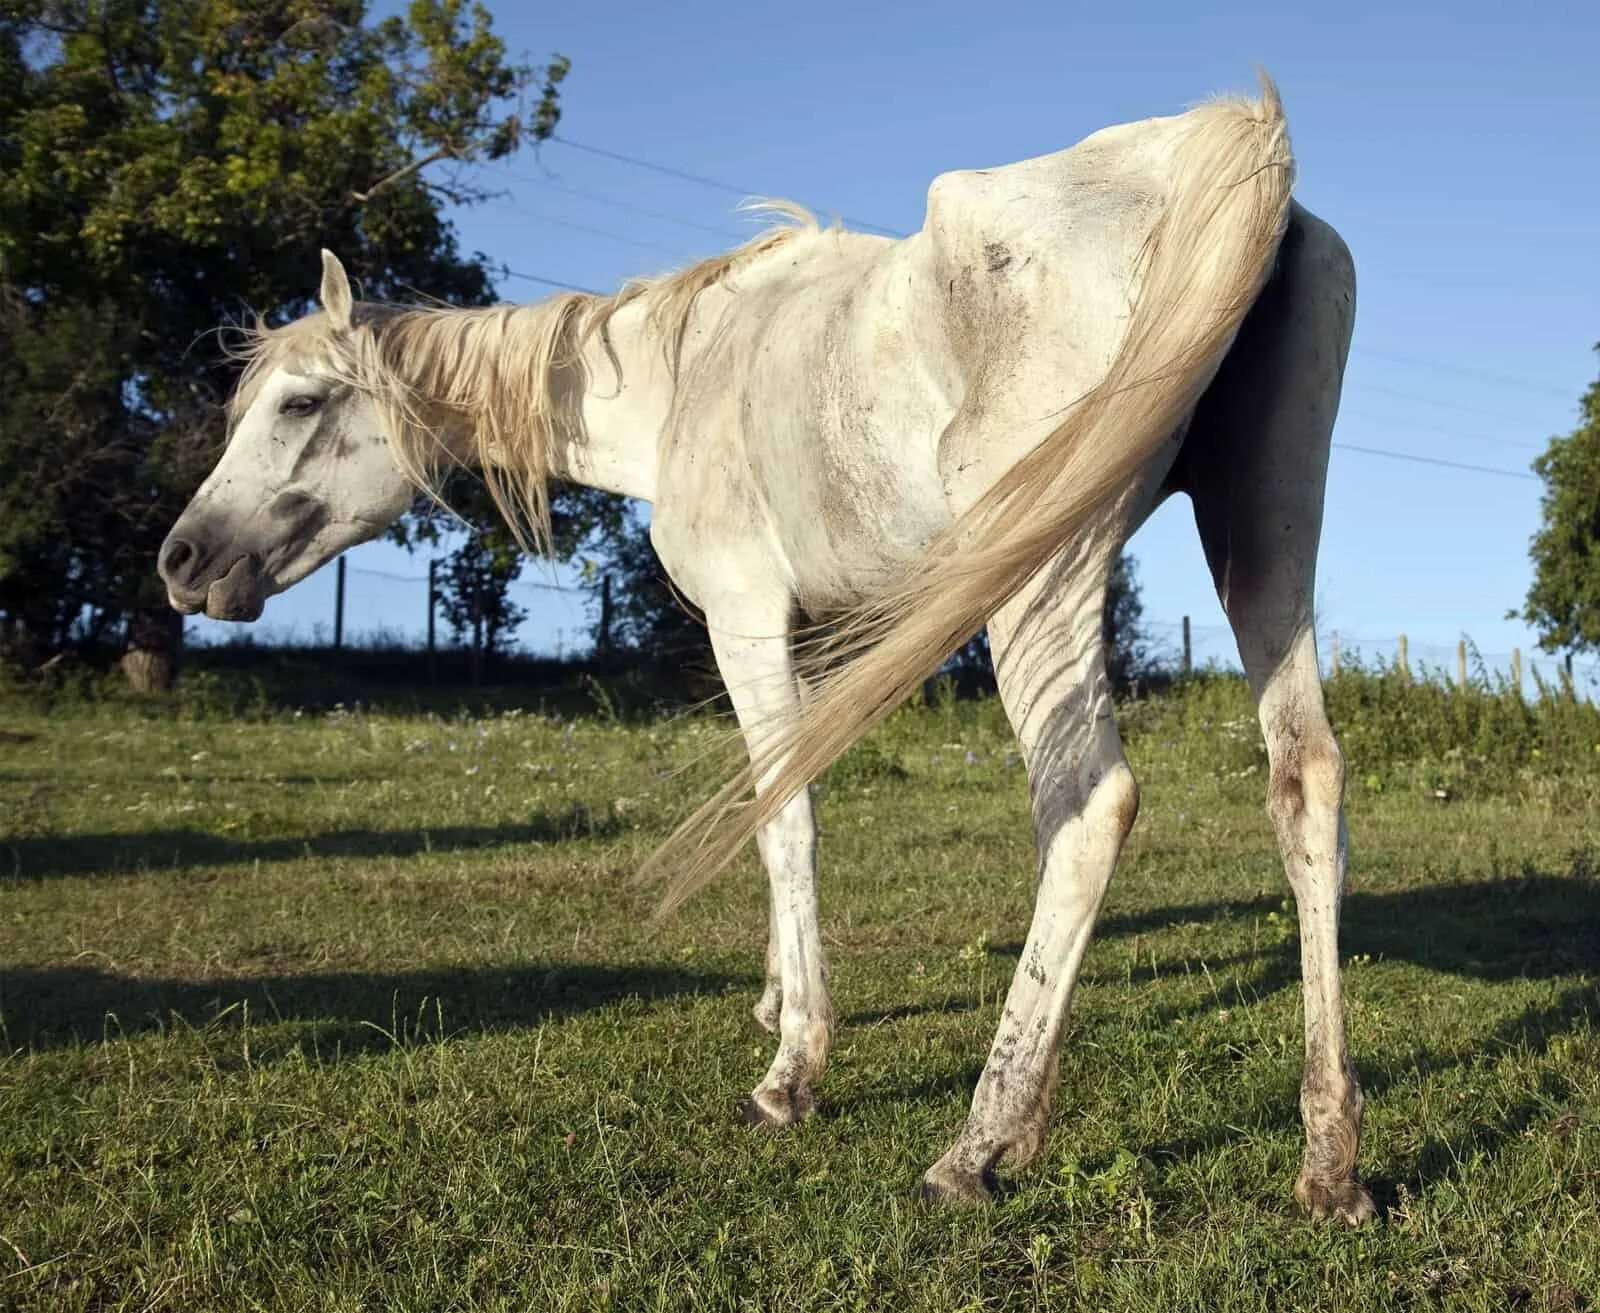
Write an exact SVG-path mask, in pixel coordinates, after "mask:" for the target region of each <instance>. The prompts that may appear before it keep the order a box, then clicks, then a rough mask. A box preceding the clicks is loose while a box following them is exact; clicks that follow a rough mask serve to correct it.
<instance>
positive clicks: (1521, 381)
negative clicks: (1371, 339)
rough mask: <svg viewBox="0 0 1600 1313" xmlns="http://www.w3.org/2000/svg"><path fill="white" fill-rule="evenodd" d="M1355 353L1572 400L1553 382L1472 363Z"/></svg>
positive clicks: (1371, 350) (1366, 350) (1364, 349)
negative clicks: (1519, 375) (1463, 363)
mask: <svg viewBox="0 0 1600 1313" xmlns="http://www.w3.org/2000/svg"><path fill="white" fill-rule="evenodd" d="M1351 350H1352V352H1353V353H1354V354H1356V355H1362V356H1372V357H1374V358H1375V359H1377V360H1393V361H1394V362H1396V363H1397V364H1401V365H1413V366H1415V367H1417V368H1418V369H1435V370H1438V371H1439V372H1440V373H1443V374H1459V375H1461V376H1463V377H1465V378H1476V379H1482V380H1484V381H1485V382H1489V383H1500V384H1503V385H1504V386H1506V387H1513V388H1523V389H1524V390H1526V391H1528V392H1543V393H1548V394H1549V395H1551V396H1556V397H1562V398H1564V399H1565V400H1568V401H1571V400H1573V396H1572V394H1571V393H1570V392H1569V391H1568V390H1567V389H1566V388H1562V387H1557V386H1556V385H1555V384H1554V383H1539V382H1535V381H1534V380H1533V379H1528V378H1517V377H1516V376H1515V375H1513V374H1495V373H1491V372H1490V371H1489V370H1487V369H1479V368H1477V367H1476V366H1473V365H1458V364H1455V363H1453V362H1452V361H1448V360H1430V359H1428V358H1427V357H1426V356H1412V355H1406V354H1405V353H1403V352H1400V351H1382V350H1379V349H1378V348H1377V347H1370V346H1356V347H1352V348H1351Z"/></svg>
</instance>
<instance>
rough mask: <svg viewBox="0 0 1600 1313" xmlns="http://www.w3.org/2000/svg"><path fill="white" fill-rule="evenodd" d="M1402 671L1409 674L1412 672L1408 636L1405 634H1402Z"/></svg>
mask: <svg viewBox="0 0 1600 1313" xmlns="http://www.w3.org/2000/svg"><path fill="white" fill-rule="evenodd" d="M1400 673H1401V674H1402V675H1407V676H1409V675H1410V674H1411V660H1410V657H1409V656H1408V655H1407V653H1406V636H1405V635H1404V634H1401V635H1400Z"/></svg>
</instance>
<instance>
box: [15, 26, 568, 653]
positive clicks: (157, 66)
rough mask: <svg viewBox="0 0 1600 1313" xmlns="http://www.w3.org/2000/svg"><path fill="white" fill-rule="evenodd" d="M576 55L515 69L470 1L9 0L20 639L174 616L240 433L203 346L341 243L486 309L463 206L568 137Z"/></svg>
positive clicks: (285, 295)
mask: <svg viewBox="0 0 1600 1313" xmlns="http://www.w3.org/2000/svg"><path fill="white" fill-rule="evenodd" d="M566 68H567V65H566V62H565V61H564V60H561V59H556V60H554V61H553V62H552V63H551V64H550V66H549V67H548V68H546V69H544V70H542V71H537V72H536V71H534V70H531V69H528V68H526V67H524V66H522V65H521V64H518V63H515V62H513V61H510V60H508V59H507V57H506V52H505V48H504V46H503V43H502V42H501V41H500V39H499V38H498V37H497V36H495V35H494V33H493V31H492V28H491V24H490V20H489V16H488V13H487V11H486V10H485V9H484V8H483V7H482V6H481V5H473V6H470V7H469V6H468V5H466V4H464V3H463V2H462V0H413V3H411V4H410V5H409V6H408V7H407V9H406V12H405V15H404V17H399V16H396V17H389V18H385V19H383V20H382V21H379V22H375V23H371V22H368V21H367V13H366V5H365V4H364V3H363V2H362V0H248V2H246V0H161V2H160V3H155V4H151V3H143V2H140V0H102V2H98V3H94V4H89V3H87V2H86V0H0V616H3V617H4V621H5V629H6V637H7V639H8V641H9V644H10V645H11V647H12V648H13V649H16V650H20V651H22V652H23V653H25V654H32V655H34V656H37V655H39V654H41V653H43V652H47V651H50V650H54V649H57V648H59V647H60V646H61V645H62V644H63V643H66V642H68V641H69V640H72V639H75V638H86V639H93V638H96V637H99V636H102V635H104V634H105V633H107V632H111V631H114V630H115V629H116V627H117V626H118V625H119V624H120V622H121V620H122V618H123V617H124V616H125V615H126V614H127V613H128V611H129V610H130V609H133V608H136V607H139V606H144V605H159V604H160V601H161V596H160V591H161V590H160V587H159V584H158V582H157V580H156V578H155V573H154V566H153V556H154V549H155V547H156V546H157V545H158V543H159V541H160V538H161V536H162V535H163V534H164V532H165V530H166V529H167V527H169V526H170V524H171V522H172V520H173V519H174V518H175V517H176V515H177V513H178V511H179V509H181V506H182V504H183V502H184V500H185V498H186V496H187V494H188V493H189V492H190V491H192V489H193V487H194V485H195V484H196V482H197V481H198V479H199V478H200V476H201V474H202V473H203V472H204V470H205V469H207V468H208V467H209V466H210V464H211V463H212V461H213V460H214V458H215V456H216V453H217V450H218V446H219V444H220V442H221V439H222V419H221V412H220V403H221V401H222V399H223V398H224V397H225V395H226V394H227V392H228V390H229V387H230V385H231V381H232V369H231V367H230V366H229V364H228V362H226V361H225V360H223V359H221V358H219V355H220V353H219V352H218V351H217V349H216V347H215V345H214V344H213V343H212V342H211V341H209V340H207V334H209V333H210V332H211V331H212V330H213V329H215V328H216V326H217V325H218V324H219V323H221V322H223V321H225V320H226V319H229V318H236V317H238V316H239V315H241V314H242V313H244V312H245V310H246V308H247V307H254V308H255V309H257V310H259V311H261V312H262V313H263V314H264V315H265V316H266V317H267V318H268V319H269V320H279V319H282V318H284V317H287V316H292V315H294V314H298V313H300V312H302V311H304V310H305V309H307V308H308V305H309V302H310V298H311V297H312V295H313V294H314V291H315V288H316V286H317V278H318V254H317V253H318V249H319V248H320V247H324V246H326V247H329V248H332V249H334V250H337V251H338V252H339V254H340V256H341V257H342V258H343V260H344V262H345V264H346V266H347V267H348V268H349V269H350V271H351V274H352V275H353V276H354V277H355V278H356V280H357V282H358V284H359V285H360V288H361V292H362V294H363V295H365V296H367V297H371V298H395V297H400V296H403V295H405V294H406V293H407V292H408V290H409V289H412V288H420V289H424V290H426V291H427V292H428V293H429V294H430V295H433V296H437V297H440V298H443V299H445V300H448V301H453V302H459V303H467V304H477V303H482V302H485V301H487V300H489V299H490V297H491V286H490V278H489V270H488V268H487V267H486V265H485V264H484V262H483V261H482V259H481V258H479V257H467V256H465V255H463V253H462V252H461V251H460V249H459V247H458V245H457V241H456V237H455V233H454V230H453V228H452V227H451V225H450V223H449V222H448V220H447V219H446V218H445V217H444V215H443V213H442V204H443V202H444V201H445V200H453V201H462V202H466V201H471V200H474V199H477V198H478V197H479V195H480V193H479V191H478V190H477V189H476V188H474V187H473V186H472V185H471V184H470V183H469V182H468V181H466V180H465V179H464V178H463V177H461V176H460V175H459V170H460V169H461V168H462V167H463V166H465V165H468V164H470V163H472V162H474V161H479V160H485V159H495V158H499V157H501V156H504V155H505V154H507V153H508V152H510V151H512V150H514V149H515V148H516V147H517V145H518V144H519V143H520V142H521V141H523V140H525V139H527V138H529V137H533V138H535V139H536V138H538V137H541V136H545V135H548V133H549V132H550V131H551V129H552V128H553V126H554V124H555V121H556V114H557V101H556V91H557V86H558V84H559V82H560V81H561V79H562V77H563V76H564V75H565V73H566ZM530 91H531V92H532V93H533V98H534V102H535V108H534V109H533V110H532V111H531V113H525V112H523V110H522V109H521V108H520V101H521V98H522V97H523V96H524V95H525V93H528V92H530ZM441 167H444V168H445V169H446V172H445V175H444V176H443V178H442V179H441V178H437V177H435V175H436V174H438V172H439V170H440V168H441ZM451 170H455V172H451Z"/></svg>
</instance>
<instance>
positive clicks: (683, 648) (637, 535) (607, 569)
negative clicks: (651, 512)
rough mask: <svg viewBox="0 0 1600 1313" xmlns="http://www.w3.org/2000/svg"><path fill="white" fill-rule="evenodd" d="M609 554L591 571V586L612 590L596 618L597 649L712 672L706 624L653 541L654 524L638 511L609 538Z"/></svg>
mask: <svg viewBox="0 0 1600 1313" xmlns="http://www.w3.org/2000/svg"><path fill="white" fill-rule="evenodd" d="M604 557H605V560H604V564H603V565H598V564H597V565H596V566H595V567H594V569H593V570H592V571H591V576H592V577H591V588H592V589H593V590H594V591H596V592H600V591H601V590H604V589H608V588H609V592H610V602H611V605H610V609H609V611H607V610H606V609H605V608H604V607H602V610H601V614H600V615H599V616H597V617H596V618H597V621H598V623H597V626H596V630H595V647H596V649H597V650H604V651H607V652H631V653H634V654H637V655H639V656H642V657H644V658H646V659H648V660H650V661H653V662H655V663H656V664H658V665H663V664H672V665H676V666H680V667H684V666H688V667H699V668H702V669H705V670H710V669H711V668H712V656H711V640H710V638H709V637H708V636H707V634H706V627H705V624H704V622H703V621H702V620H701V618H700V613H699V612H698V611H697V610H695V608H694V607H692V606H691V605H690V604H689V603H688V602H687V601H686V600H685V599H684V598H683V596H682V595H681V594H680V593H679V592H678V591H677V589H675V588H674V587H673V586H672V581H671V580H670V579H669V578H668V577H667V572H666V569H665V568H664V567H663V566H662V564H661V561H660V560H659V558H658V557H657V556H656V549H655V548H654V547H653V546H651V544H650V526H649V524H648V523H647V522H646V521H645V520H643V519H642V518H640V517H639V516H637V515H631V516H629V517H627V519H626V520H625V522H624V523H623V524H621V525H620V526H619V527H618V529H617V530H616V531H615V532H614V533H613V534H612V535H610V537H609V538H608V539H607V540H606V542H605V544H604ZM607 577H609V578H610V580H611V583H610V584H609V585H608V584H607V583H606V582H605V581H606V579H607Z"/></svg>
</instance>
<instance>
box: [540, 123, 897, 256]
mask: <svg viewBox="0 0 1600 1313" xmlns="http://www.w3.org/2000/svg"><path fill="white" fill-rule="evenodd" d="M550 140H551V141H557V142H560V143H561V144H562V145H563V146H570V147H571V148H572V149H573V150H581V151H583V152H584V153H585V154H588V155H598V156H599V157H600V158H601V159H604V160H614V161H616V162H617V163H618V164H628V165H631V166H633V167H634V168H636V169H647V170H649V171H650V172H651V173H659V174H661V175H662V176H663V177H666V178H676V179H678V181H679V182H692V183H694V184H696V185H697V186H700V187H712V188H715V189H716V190H717V191H720V192H726V193H728V194H729V195H732V196H738V197H739V198H740V199H742V200H748V199H749V198H750V197H752V196H771V195H773V194H774V193H773V192H770V191H763V190H762V189H761V188H759V187H736V186H734V184H733V183H731V182H723V181H721V180H719V179H717V178H708V177H706V176H705V175H704V174H700V173H690V172H688V171H687V170H685V169H675V168H673V167H672V166H671V165H670V164H658V163H657V162H656V161H654V160H646V159H640V158H639V156H637V155H625V154H623V152H621V151H619V150H606V149H604V148H603V147H600V146H589V145H586V144H585V143H583V142H581V141H574V140H572V138H571V137H563V136H561V135H560V134H559V133H557V134H556V135H554V136H552V137H551V138H550ZM839 217H840V218H841V219H843V220H844V221H845V222H846V223H847V224H849V225H850V226H851V227H852V228H864V229H867V230H869V231H871V232H875V233H881V234H882V235H883V236H885V237H904V236H905V235H906V234H905V233H903V232H900V231H899V230H898V229H895V228H887V227H885V226H884V225H883V224H881V223H873V222H872V221H871V220H869V219H858V218H855V217H854V216H852V215H848V214H841V215H840V216H839Z"/></svg>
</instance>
